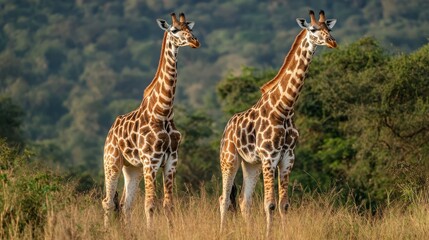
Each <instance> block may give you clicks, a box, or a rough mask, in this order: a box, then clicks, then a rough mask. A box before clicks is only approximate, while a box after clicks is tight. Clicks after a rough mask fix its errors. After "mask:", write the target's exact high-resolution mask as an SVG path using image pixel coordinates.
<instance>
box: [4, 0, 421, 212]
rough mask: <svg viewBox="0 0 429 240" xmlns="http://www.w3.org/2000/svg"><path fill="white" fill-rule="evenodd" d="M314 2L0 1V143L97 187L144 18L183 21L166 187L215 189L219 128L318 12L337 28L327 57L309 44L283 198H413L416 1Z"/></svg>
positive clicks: (136, 83) (133, 80)
mask: <svg viewBox="0 0 429 240" xmlns="http://www.w3.org/2000/svg"><path fill="white" fill-rule="evenodd" d="M315 2H316V1H309V0H303V1H292V0H282V1H280V0H279V1H258V0H228V1H221V0H215V1H206V2H204V1H194V0H183V1H176V0H162V1H159V0H146V1H144V0H125V1H115V0H111V1H110V0H75V1H70V0H64V1H57V0H43V1H42V0H14V1H10V0H9V1H8V0H0V109H1V111H0V136H1V137H2V138H6V141H7V142H8V144H9V145H13V146H16V147H17V148H21V149H24V148H25V149H30V150H31V151H32V152H33V153H34V154H35V155H36V157H35V158H34V160H33V161H37V162H39V163H42V164H43V165H45V166H48V167H49V168H51V169H55V170H58V171H63V172H66V173H67V174H70V175H73V176H81V177H82V179H84V180H82V181H84V182H85V181H87V182H88V184H94V183H99V184H102V181H103V171H102V163H103V159H102V152H103V144H104V140H105V137H106V134H107V132H108V130H109V128H110V126H111V124H112V123H113V120H114V119H115V117H116V116H117V115H119V114H124V113H127V112H129V111H131V110H133V109H135V108H136V107H138V105H139V103H140V101H141V99H142V96H143V91H144V89H145V87H146V86H147V85H148V84H149V83H150V81H151V80H152V78H153V76H154V74H155V71H156V69H157V64H158V61H159V53H160V48H161V41H162V36H163V32H162V30H161V29H160V28H159V27H158V25H157V24H156V21H155V20H156V19H157V18H163V19H165V20H167V21H168V22H171V17H170V13H171V12H176V13H177V14H178V13H180V12H184V13H185V14H186V18H187V20H188V21H195V23H196V24H195V27H194V33H195V35H196V36H197V37H198V38H199V39H200V41H201V43H202V45H201V47H200V48H199V49H190V48H182V49H180V51H179V57H178V58H179V60H178V61H179V64H178V88H177V97H176V101H175V111H176V122H177V125H178V127H179V129H180V130H181V132H182V133H183V135H184V141H183V142H182V146H181V152H180V159H179V161H180V166H179V171H178V174H177V177H178V183H177V185H178V188H179V189H184V188H186V187H190V188H198V187H199V185H200V184H201V183H203V182H206V183H208V184H209V183H210V182H215V181H219V177H220V174H219V166H218V165H219V160H218V156H219V153H218V146H219V140H220V138H221V134H222V131H223V127H224V125H225V123H226V121H227V120H228V119H229V117H230V116H231V115H232V114H233V113H234V112H237V111H241V110H243V109H246V108H248V107H249V106H251V105H252V104H254V103H255V102H256V101H257V99H258V98H259V97H260V93H259V90H258V88H259V86H261V85H262V84H263V83H264V82H266V81H268V80H269V79H271V78H272V77H273V76H275V74H276V72H277V70H278V69H279V68H280V66H281V64H282V63H283V59H284V57H285V55H286V54H287V52H288V51H289V49H290V46H291V44H292V42H293V40H294V38H295V36H296V35H297V34H298V33H299V31H300V28H299V27H298V25H297V24H296V21H295V19H296V18H306V19H307V21H309V15H308V10H309V9H313V10H314V11H315V12H316V13H317V12H318V11H319V10H320V9H323V10H324V11H325V13H326V17H327V18H336V19H337V20H338V21H337V24H336V25H335V27H334V29H333V31H332V35H333V36H334V37H335V38H336V39H337V42H338V44H339V48H338V49H334V50H331V49H326V48H324V47H319V48H318V50H317V53H316V56H315V60H314V62H312V66H311V67H310V72H309V76H308V78H307V80H306V81H308V82H306V86H305V87H304V90H303V93H302V95H303V96H301V98H300V102H299V104H298V107H297V114H296V116H295V118H296V119H297V124H298V128H299V129H300V131H301V140H300V143H299V145H298V146H297V151H298V156H297V160H296V165H295V168H294V170H293V172H292V185H293V188H294V189H301V190H302V191H305V190H306V189H307V190H315V189H316V190H321V191H322V190H324V189H330V188H331V187H333V186H335V187H338V188H342V187H344V188H345V189H348V191H346V192H347V193H349V192H353V194H356V199H357V200H359V201H361V200H362V201H363V200H367V202H366V203H365V204H370V202H371V201H379V200H380V201H381V200H386V199H387V198H388V197H390V196H391V195H392V194H393V193H395V194H397V195H398V196H403V194H406V191H409V190H410V189H411V190H415V189H422V188H424V186H427V183H428V177H427V170H428V168H427V167H428V166H427V165H428V164H427V162H428V157H427V156H428V155H427V153H428V152H429V147H428V143H427V142H428V141H427V140H429V139H428V131H429V128H428V123H427V119H428V116H429V114H428V109H429V107H428V102H429V101H428V96H429V91H428V87H427V85H428V84H427V83H428V80H429V79H428V75H429V74H428V73H429V70H428V67H427V66H428V65H429V62H428V57H427V56H428V53H429V51H428V46H427V43H428V37H429V27H428V25H429V2H428V1H427V0H373V1H364V0H340V1H328V0H322V1H317V3H315ZM410 73H412V74H410ZM85 179H86V180H85ZM346 195H347V194H346ZM369 196H372V197H369ZM368 202H369V203H368Z"/></svg>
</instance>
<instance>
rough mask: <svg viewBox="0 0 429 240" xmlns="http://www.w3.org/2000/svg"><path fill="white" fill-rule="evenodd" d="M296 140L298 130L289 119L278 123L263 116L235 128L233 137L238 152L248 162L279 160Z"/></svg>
mask: <svg viewBox="0 0 429 240" xmlns="http://www.w3.org/2000/svg"><path fill="white" fill-rule="evenodd" d="M244 123H246V121H244ZM297 140H298V131H297V129H296V128H295V127H294V125H293V122H292V120H291V119H288V120H287V121H282V122H278V123H276V122H275V123H273V122H271V121H270V120H269V119H264V118H261V119H258V120H256V121H253V122H248V123H247V124H242V125H241V127H238V128H237V129H236V130H235V137H234V142H235V144H236V147H237V151H238V153H239V154H240V156H241V157H242V158H243V159H244V160H245V161H246V162H249V163H259V162H260V161H261V159H277V160H279V159H281V158H282V156H284V155H285V152H287V151H291V150H294V148H295V145H296V142H297Z"/></svg>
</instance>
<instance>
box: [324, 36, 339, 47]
mask: <svg viewBox="0 0 429 240" xmlns="http://www.w3.org/2000/svg"><path fill="white" fill-rule="evenodd" d="M326 46H327V47H328V48H336V47H337V41H335V39H334V38H332V37H331V38H328V40H327V41H326Z"/></svg>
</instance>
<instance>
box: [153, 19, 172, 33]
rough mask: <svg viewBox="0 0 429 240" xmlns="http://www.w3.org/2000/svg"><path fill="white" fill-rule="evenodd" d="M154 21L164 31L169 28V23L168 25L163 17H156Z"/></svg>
mask: <svg viewBox="0 0 429 240" xmlns="http://www.w3.org/2000/svg"><path fill="white" fill-rule="evenodd" d="M156 22H157V23H158V26H159V27H160V28H161V29H162V30H164V31H167V30H168V29H169V28H170V25H168V23H167V21H165V20H164V19H156Z"/></svg>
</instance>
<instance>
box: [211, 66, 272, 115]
mask: <svg viewBox="0 0 429 240" xmlns="http://www.w3.org/2000/svg"><path fill="white" fill-rule="evenodd" d="M274 76H275V72H274V71H257V70H256V69H255V68H248V67H245V68H243V69H242V72H241V74H240V75H238V76H234V75H229V76H228V77H226V78H225V79H224V80H222V81H220V82H219V84H218V85H217V93H218V96H219V97H220V99H221V100H222V101H221V106H222V110H223V111H224V112H225V113H228V114H229V115H230V116H231V115H233V114H234V113H236V112H241V111H244V110H246V109H247V108H249V107H250V106H251V105H252V104H255V103H256V102H257V101H258V99H259V98H260V97H261V93H260V90H259V88H260V86H262V85H263V84H264V83H265V82H266V81H267V79H271V78H272V77H274Z"/></svg>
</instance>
